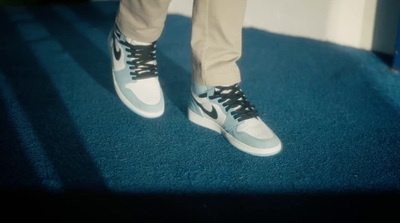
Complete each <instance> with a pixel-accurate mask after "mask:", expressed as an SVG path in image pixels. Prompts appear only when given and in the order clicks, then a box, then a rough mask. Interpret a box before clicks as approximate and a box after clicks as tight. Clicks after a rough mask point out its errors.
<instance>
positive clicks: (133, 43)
mask: <svg viewBox="0 0 400 223" xmlns="http://www.w3.org/2000/svg"><path fill="white" fill-rule="evenodd" d="M126 42H128V43H130V44H132V45H136V46H150V45H151V43H146V42H140V41H136V40H133V39H131V38H129V37H126Z"/></svg>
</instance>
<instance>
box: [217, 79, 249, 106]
mask: <svg viewBox="0 0 400 223" xmlns="http://www.w3.org/2000/svg"><path fill="white" fill-rule="evenodd" d="M229 86H232V85H226V86H224V85H223V86H222V87H229ZM235 86H237V84H236V85H235ZM215 91H221V89H219V88H218V87H216V88H215ZM231 91H232V89H227V90H223V91H221V94H229V93H230V92H231ZM238 91H239V90H237V91H236V92H238ZM236 92H235V93H236ZM229 100H231V99H228V100H227V101H229ZM238 100H239V101H242V100H243V98H239V99H238ZM241 107H242V106H241V105H238V106H236V107H234V108H233V109H234V110H235V111H236V110H237V109H239V108H241Z"/></svg>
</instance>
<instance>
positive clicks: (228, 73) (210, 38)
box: [191, 0, 246, 86]
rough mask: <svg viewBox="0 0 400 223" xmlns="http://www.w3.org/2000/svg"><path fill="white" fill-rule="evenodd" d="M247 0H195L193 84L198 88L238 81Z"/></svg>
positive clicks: (192, 41)
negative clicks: (237, 62)
mask: <svg viewBox="0 0 400 223" xmlns="http://www.w3.org/2000/svg"><path fill="white" fill-rule="evenodd" d="M245 10H246V0H195V1H194V4H193V24H192V39H191V46H192V68H193V81H194V82H195V83H196V84H199V85H207V86H218V85H232V84H235V83H238V82H240V71H239V68H238V66H237V65H236V61H237V60H238V59H239V58H240V56H241V53H242V49H241V48H242V27H243V20H244V15H245Z"/></svg>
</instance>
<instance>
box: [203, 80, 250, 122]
mask: <svg viewBox="0 0 400 223" xmlns="http://www.w3.org/2000/svg"><path fill="white" fill-rule="evenodd" d="M209 98H210V99H215V98H219V99H218V102H219V103H222V106H224V107H225V110H226V111H227V112H228V111H229V109H234V110H233V111H232V112H231V115H232V116H233V118H234V119H237V120H238V121H239V122H241V121H243V120H246V119H250V118H255V117H257V116H258V111H257V110H256V109H255V106H254V105H252V104H251V103H250V102H249V101H248V100H247V98H246V97H245V95H244V93H243V92H242V90H241V89H240V88H239V85H238V84H234V85H232V86H227V87H222V86H218V87H215V90H214V95H212V96H209Z"/></svg>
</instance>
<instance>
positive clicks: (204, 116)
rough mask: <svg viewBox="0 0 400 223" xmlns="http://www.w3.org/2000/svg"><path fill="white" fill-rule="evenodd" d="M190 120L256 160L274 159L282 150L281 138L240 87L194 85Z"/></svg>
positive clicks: (190, 104) (189, 114)
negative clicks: (267, 123)
mask: <svg viewBox="0 0 400 223" xmlns="http://www.w3.org/2000/svg"><path fill="white" fill-rule="evenodd" d="M188 118H189V120H190V121H192V122H193V123H195V124H197V125H200V126H202V127H205V128H208V129H211V130H214V131H216V132H218V133H220V134H222V135H223V136H225V138H226V139H227V140H228V141H229V142H230V143H231V144H232V145H233V146H235V147H236V148H238V149H239V150H242V151H244V152H246V153H249V154H252V155H255V156H270V155H274V154H276V153H278V152H279V151H280V150H281V148H282V145H281V142H280V140H279V138H278V137H277V136H276V135H275V134H274V132H273V131H272V130H271V129H270V128H269V127H268V126H267V125H266V124H265V123H264V122H263V121H262V120H261V118H260V117H259V116H258V111H257V110H256V109H255V107H254V105H252V104H251V103H250V102H249V101H248V100H247V98H246V97H245V95H244V93H243V92H242V90H241V89H240V88H239V85H238V84H235V85H232V86H225V87H223V86H219V87H207V86H200V85H196V84H193V86H192V97H191V100H190V103H189V109H188Z"/></svg>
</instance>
